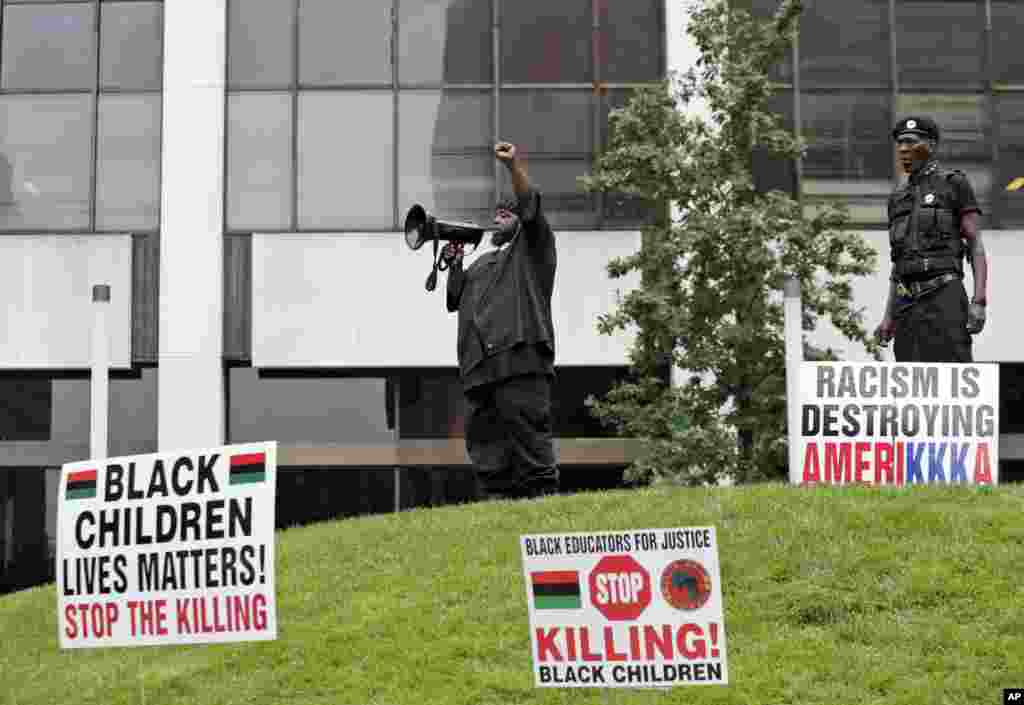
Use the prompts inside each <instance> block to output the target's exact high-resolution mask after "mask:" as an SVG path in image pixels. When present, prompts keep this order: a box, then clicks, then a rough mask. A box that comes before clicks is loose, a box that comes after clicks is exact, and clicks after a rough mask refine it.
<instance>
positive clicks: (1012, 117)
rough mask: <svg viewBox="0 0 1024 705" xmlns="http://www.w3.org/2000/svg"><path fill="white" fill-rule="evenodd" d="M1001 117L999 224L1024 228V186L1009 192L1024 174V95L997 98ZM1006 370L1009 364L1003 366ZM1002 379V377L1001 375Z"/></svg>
mask: <svg viewBox="0 0 1024 705" xmlns="http://www.w3.org/2000/svg"><path fill="white" fill-rule="evenodd" d="M996 111H997V112H996V115H998V120H999V160H998V161H997V162H996V182H995V185H994V186H995V187H994V188H993V193H994V195H995V197H996V199H997V201H996V203H995V204H994V205H995V206H996V207H997V208H998V211H999V213H998V219H999V224H1000V225H1001V226H1003V227H1017V228H1019V227H1024V189H1020V190H1017V191H1007V190H1006V187H1007V186H1008V185H1009V184H1010V182H1011V181H1013V180H1014V179H1016V178H1018V177H1021V176H1024V94H1019V93H1015V94H1003V95H998V96H997V97H996ZM1003 368H1004V369H1006V366H1005V365H1004V366H1003ZM1000 380H1002V378H1000Z"/></svg>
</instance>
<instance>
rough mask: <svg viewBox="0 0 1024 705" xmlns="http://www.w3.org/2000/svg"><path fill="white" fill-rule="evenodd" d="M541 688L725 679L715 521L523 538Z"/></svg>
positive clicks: (648, 685)
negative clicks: (703, 524)
mask: <svg viewBox="0 0 1024 705" xmlns="http://www.w3.org/2000/svg"><path fill="white" fill-rule="evenodd" d="M520 547H521V549H522V556H523V576H524V578H525V581H526V602H527V605H528V606H529V614H530V636H531V642H532V646H533V668H534V680H535V683H536V685H537V686H539V687H556V688H557V687H589V688H652V687H654V688H659V687H660V688H666V687H672V686H677V685H694V684H727V683H728V682H729V674H728V668H727V665H726V648H725V624H724V620H723V618H722V586H721V578H720V575H719V569H718V544H717V540H716V537H715V529H714V527H694V528H677V529H642V530H628V531H614V532H602V533H575V534H543V535H539V534H538V535H530V536H522V537H520Z"/></svg>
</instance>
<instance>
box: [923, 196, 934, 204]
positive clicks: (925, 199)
mask: <svg viewBox="0 0 1024 705" xmlns="http://www.w3.org/2000/svg"><path fill="white" fill-rule="evenodd" d="M934 201H935V194H933V193H929V194H928V195H927V196H925V197H924V202H925V203H929V204H930V203H933V202H934Z"/></svg>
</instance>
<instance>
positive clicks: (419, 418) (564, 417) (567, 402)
mask: <svg viewBox="0 0 1024 705" xmlns="http://www.w3.org/2000/svg"><path fill="white" fill-rule="evenodd" d="M627 374H628V370H627V368H625V367H559V368H557V370H556V372H555V380H554V384H553V385H552V388H551V416H552V425H553V430H554V434H555V436H556V437H557V438H611V437H614V436H615V435H616V433H615V430H614V429H611V428H606V427H604V426H603V425H602V424H601V422H600V421H598V420H597V418H596V417H594V416H593V414H591V413H590V409H589V407H588V406H587V405H586V399H587V397H588V396H589V395H594V396H596V397H602V396H603V395H605V394H607V393H608V391H609V390H611V388H612V386H613V385H614V384H615V382H616V381H618V380H624V379H625V378H626V376H627ZM399 397H400V408H399V419H400V430H401V435H402V438H403V439H428V438H454V437H463V436H465V414H466V408H465V396H464V394H463V391H462V385H461V384H460V383H459V373H458V370H431V371H429V372H427V373H424V374H416V375H404V376H403V377H402V380H401V383H400V388H399Z"/></svg>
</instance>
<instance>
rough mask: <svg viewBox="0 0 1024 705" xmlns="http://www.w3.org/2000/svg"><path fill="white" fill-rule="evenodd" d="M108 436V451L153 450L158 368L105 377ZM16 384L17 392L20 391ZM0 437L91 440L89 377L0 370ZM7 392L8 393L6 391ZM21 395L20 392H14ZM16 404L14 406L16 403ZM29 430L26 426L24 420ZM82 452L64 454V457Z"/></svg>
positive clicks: (132, 452) (72, 442)
mask: <svg viewBox="0 0 1024 705" xmlns="http://www.w3.org/2000/svg"><path fill="white" fill-rule="evenodd" d="M109 384H110V387H109V391H110V405H109V412H108V419H107V422H108V426H107V433H108V441H109V445H110V454H111V455H112V456H117V455H139V454H142V453H155V452H156V448H157V422H156V415H157V370H156V369H155V368H151V369H145V370H142V371H141V373H140V374H139V375H138V376H128V377H126V376H124V375H123V374H114V375H112V376H111V378H110V382H109ZM19 389H20V392H19ZM0 391H2V392H3V396H2V397H0V398H2V399H3V401H2V402H0V442H2V441H29V440H34V441H50V442H52V443H53V444H54V445H57V446H72V447H75V446H88V444H89V442H90V437H89V426H90V420H91V419H90V404H91V396H90V380H89V377H88V374H86V375H84V376H82V377H79V376H76V377H65V378H62V377H50V376H47V375H45V374H40V375H20V376H17V375H15V374H11V373H7V374H4V375H3V376H0ZM8 392H11V394H12V395H13V396H8ZM19 395H20V396H19ZM8 399H12V400H14V401H13V402H12V403H11V404H10V406H11V407H12V408H14V409H15V410H16V411H15V412H14V413H15V416H14V418H13V422H17V423H19V424H21V434H20V436H17V435H15V436H14V437H11V436H10V435H9V434H8V433H7V429H8V427H9V426H11V425H12V416H11V412H10V411H8V410H7V409H5V408H4V407H5V406H7V404H6V402H7V400H8ZM15 404H16V406H15ZM30 424H31V425H32V427H33V428H34V429H35V431H34V436H35V437H32V438H30V437H28V435H29V434H27V433H25V431H26V430H27V429H28V428H29V425H30ZM73 460H81V458H67V462H71V461H73Z"/></svg>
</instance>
